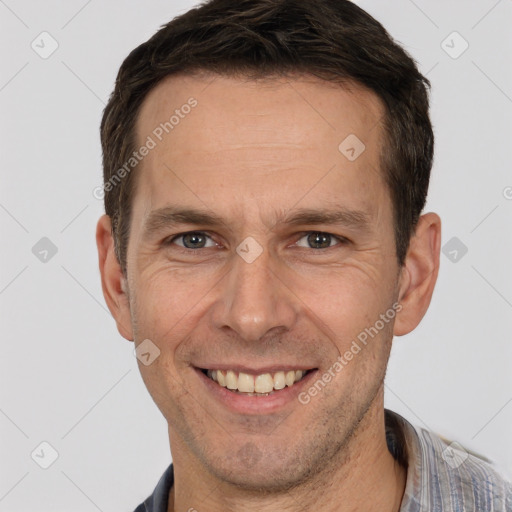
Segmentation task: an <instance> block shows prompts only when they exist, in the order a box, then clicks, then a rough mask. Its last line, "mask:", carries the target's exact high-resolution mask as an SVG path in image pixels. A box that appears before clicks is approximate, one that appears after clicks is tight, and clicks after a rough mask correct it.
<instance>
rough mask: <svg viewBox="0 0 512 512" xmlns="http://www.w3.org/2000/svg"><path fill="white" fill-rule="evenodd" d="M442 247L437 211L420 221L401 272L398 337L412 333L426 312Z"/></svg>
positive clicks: (395, 329) (395, 331)
mask: <svg viewBox="0 0 512 512" xmlns="http://www.w3.org/2000/svg"><path fill="white" fill-rule="evenodd" d="M440 250H441V219H440V218H439V216H438V215H437V214H435V213H426V214H424V215H422V216H421V217H420V218H419V220H418V224H417V226H416V231H415V234H414V235H413V237H412V238H411V241H410V245H409V250H408V251H407V256H406V259H405V263H404V267H403V268H402V270H401V273H400V282H399V302H400V304H401V305H402V309H401V311H400V313H399V314H398V315H397V316H396V320H395V326H394V334H395V336H402V335H404V334H408V333H409V332H411V331H412V330H413V329H415V328H416V327H417V326H418V324H419V323H420V321H421V319H422V318H423V317H424V315H425V313H426V312H427V309H428V307H429V305H430V300H431V299H432V294H433V292H434V286H435V284H436V281H437V275H438V272H439V254H440Z"/></svg>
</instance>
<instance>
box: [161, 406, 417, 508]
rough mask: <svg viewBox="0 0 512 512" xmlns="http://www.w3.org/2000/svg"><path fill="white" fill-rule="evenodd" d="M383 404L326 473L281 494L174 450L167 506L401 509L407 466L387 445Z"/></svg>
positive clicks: (372, 411)
mask: <svg viewBox="0 0 512 512" xmlns="http://www.w3.org/2000/svg"><path fill="white" fill-rule="evenodd" d="M382 403H383V400H379V399H377V400H375V401H374V403H373V405H372V407H371V408H370V409H369V410H368V412H367V414H366V415H365V416H364V418H363V420H362V421H361V422H360V424H359V425H358V427H357V429H356V431H355V432H354V434H353V435H352V436H351V438H350V439H349V441H348V442H347V444H346V445H345V446H343V448H341V449H340V450H339V452H338V453H337V454H336V456H335V457H332V458H331V460H326V463H325V468H324V469H323V470H322V472H321V473H318V474H315V475H312V476H311V477H310V478H309V479H308V481H307V482H304V483H302V484H301V485H299V486H297V487H296V488H294V489H291V490H288V491H285V492H282V493H277V494H276V493H272V494H266V493H263V492H261V493H255V492H247V491H246V490H244V489H239V488H237V487H235V486H233V485H231V484H230V483H228V482H224V481H219V480H217V479H215V477H213V475H211V473H209V472H208V471H207V470H206V469H205V468H204V466H202V465H201V464H200V463H199V462H198V461H197V459H195V458H193V457H191V456H190V455H189V453H188V452H187V451H186V450H180V449H178V450H176V449H173V461H174V476H175V479H174V482H175V483H174V486H173V488H172V489H171V492H170V495H169V509H168V511H169V512H187V511H189V510H191V511H193V510H195V509H196V508H197V509H198V510H201V508H203V509H204V510H208V511H209V512H220V511H223V512H225V511H229V512H242V511H244V512H252V511H258V512H275V511H284V510H286V511H289V512H296V511H297V512H298V511H304V510H322V511H325V512H335V511H336V512H349V511H350V512H355V511H365V510H382V511H384V512H398V511H399V509H400V503H401V500H402V496H403V493H404V489H405V482H406V476H407V471H406V469H405V468H403V467H402V466H401V465H400V464H398V462H397V461H395V459H394V458H393V457H392V455H391V453H390V452H389V450H388V447H387V443H386V435H385V423H384V408H383V405H382ZM173 441H176V439H173ZM180 448H181V447H180ZM194 506H195V508H194Z"/></svg>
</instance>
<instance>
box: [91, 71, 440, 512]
mask: <svg viewBox="0 0 512 512" xmlns="http://www.w3.org/2000/svg"><path fill="white" fill-rule="evenodd" d="M190 97H194V98H195V99H196V100H197V102H198V103H197V106H196V107H195V108H194V109H193V110H192V111H191V113H190V114H188V115H187V116H185V117H184V119H181V120H180V123H179V124H178V125H176V126H175V127H174V129H173V130H172V132H170V133H169V134H165V135H164V137H163V139H162V141H161V142H159V143H158V144H157V146H156V147H155V148H154V149H152V150H151V151H150V152H149V154H148V155H147V156H146V157H145V158H144V160H143V162H142V163H141V164H140V165H139V168H138V169H137V170H136V171H134V172H137V173H138V175H137V184H136V187H137V188H136V194H135V198H134V202H133V212H132V220H131V231H130V239H129V245H128V256H127V276H126V280H125V279H124V278H123V276H122V273H121V270H120V267H119V264H118V262H117V260H116V258H115V255H114V248H113V241H112V237H111V235H110V220H109V218H108V217H106V216H103V217H102V218H101V219H100V221H99V223H98V230H97V243H98V250H99V259H100V270H101V274H102V285H103V291H104V294H105V298H106V301H107V304H108V306H109V308H110V310H111V312H112V314H113V316H114V318H115V319H116V322H117V325H118V329H119V332H120V333H121V334H122V335H123V336H124V337H125V338H126V339H128V340H134V341H135V344H136V345H138V344H140V343H141V342H142V341H143V340H145V339H149V340H151V341H152V343H154V344H155V345H156V346H157V347H158V348H159V350H160V355H159V357H157V358H156V359H155V360H154V362H153V363H152V364H150V365H148V366H145V365H143V364H141V363H140V362H139V367H140V371H141V374H142V376H143V379H144V381H145V383H146V385H147V387H148V390H149V392H150V393H151V395H152V397H153V399H154V401H155V403H156V404H157V406H158V407H159V408H160V410H161V411H162V413H163V415H164V416H165V418H166V419H167V421H168V424H169V438H170V442H171V451H172V456H173V462H174V466H175V485H174V488H173V490H172V493H171V502H170V503H171V504H170V508H169V510H176V511H178V510H179V511H182V510H183V511H185V510H188V509H189V508H191V507H195V508H196V509H197V510H208V511H210V512H214V511H216V510H244V511H248V510H259V511H267V510H268V511H270V510H310V509H311V510H312V509H313V507H314V508H315V509H316V510H323V511H329V510H336V511H345V510H377V509H378V510H398V507H399V504H400V500H401V497H402V494H403V490H404V485H405V477H406V474H405V470H404V469H403V468H401V467H400V466H398V465H397V464H396V463H395V461H394V459H393V458H392V456H391V455H390V453H389V452H388V450H387V447H386V441H385V431H384V410H383V379H384V375H385V370H386V366H387V361H388V357H389V351H390V348H391V341H392V337H393V334H395V335H403V334H406V333H408V332H410V331H411V330H413V329H414V328H415V327H416V325H417V324H418V323H419V322H420V320H421V318H422V317H423V315H424V314H425V312H426V310H427V308H428V305H429V303H430V299H431V295H432V291H433V288H434V284H435V281H436V278H437V272H438V267H439V246H440V220H439V217H438V216H437V215H435V214H433V213H429V214H425V215H423V216H422V217H421V218H420V222H419V224H418V227H417V230H416V235H415V236H414V237H413V238H412V240H411V245H410V248H409V252H408V255H407V260H406V263H405V265H404V266H403V267H402V268H399V267H398V264H397V260H396V253H395V240H394V232H393V218H392V204H391V199H390V194H389V191H388V189H387V188H386V186H385V184H384V180H383V176H382V173H381V171H380V166H379V152H380V148H381V144H382V142H383V131H382V124H381V120H382V118H383V115H384V108H383V106H382V104H381V102H380V101H379V99H378V98H377V97H376V96H375V95H374V94H373V93H371V92H369V91H367V90H364V89H362V88H360V87H358V86H356V85H352V86H351V87H350V90H348V89H347V88H342V87H340V86H337V85H334V84H331V83H326V82H323V81H319V80H316V79H313V78H307V77H290V78H288V79H284V78H281V79H274V80H265V81H249V80H244V79H242V78H229V77H224V76H199V75H195V76H180V77H171V78H168V79H166V80H165V81H163V82H162V83H160V84H159V85H158V86H157V87H156V88H155V89H154V90H153V91H152V92H151V93H150V94H149V95H148V97H147V98H146V100H145V102H144V104H143V107H142V110H141V112H140V114H139V118H138V124H137V133H138V139H139V142H140V143H141V144H142V143H143V142H144V141H145V140H146V137H147V136H148V135H151V133H152V132H153V130H154V129H155V128H156V127H157V126H158V125H159V124H160V123H161V122H164V121H165V120H168V119H169V117H170V116H171V115H172V113H173V112H174V111H175V110H176V109H177V108H180V106H181V105H183V104H185V103H187V101H188V100H189V98H190ZM350 134H355V135H356V136H357V137H358V138H359V139H360V140H361V141H362V142H363V143H364V144H365V150H364V152H363V153H362V154H361V155H360V156H359V157H358V158H357V159H356V160H354V161H349V159H348V158H347V157H346V156H345V155H344V154H342V153H341V152H340V150H339V149H338V146H339V145H340V143H341V142H342V141H343V140H344V139H345V138H346V137H347V136H348V135H350ZM166 207H172V208H176V209H177V208H180V209H187V210H191V209H194V210H200V211H202V212H204V213H207V214H209V215H215V216H216V217H218V218H220V219H221V222H220V223H217V224H213V225H210V224H205V223H204V222H198V221H196V222H193V223H180V224H177V225H171V224H169V223H167V222H160V223H158V225H157V223H155V222H153V227H154V228H157V227H158V229H153V230H152V231H148V226H149V225H150V220H151V217H152V216H154V215H155V212H156V211H157V210H160V209H163V208H166ZM305 209H307V210H315V211H320V210H328V211H333V210H340V209H343V210H344V211H352V212H358V216H357V218H358V219H361V218H363V217H364V218H365V219H366V224H364V225H362V224H360V223H359V224H358V223H351V224H349V223H347V222H343V223H337V224H328V223H325V222H322V223H318V222H314V223H309V222H308V223H304V222H301V223H298V224H290V223H287V222H286V221H287V219H289V218H290V217H292V216H294V215H295V214H297V213H299V211H303V210H305ZM354 217H355V215H352V218H354ZM310 220H312V219H310ZM190 232H200V233H203V235H207V236H206V238H199V239H197V238H196V239H193V238H187V239H184V238H180V237H179V235H183V234H184V233H190ZM314 233H326V234H329V235H331V236H330V237H329V236H327V237H326V238H324V239H323V241H324V242H325V245H322V244H321V243H320V248H315V247H318V242H317V245H316V246H315V245H313V246H311V245H309V243H311V239H312V238H313V242H314V237H309V238H308V235H309V234H314ZM247 237H252V239H253V240H254V241H256V243H257V244H258V245H254V242H250V243H251V244H253V245H254V247H258V246H259V247H260V248H261V249H262V252H261V254H260V255H259V256H258V257H257V258H256V259H254V261H252V262H248V261H246V260H245V259H244V258H243V257H242V256H241V254H243V253H240V252H237V247H239V246H240V244H241V243H242V242H243V241H246V239H247ZM308 240H309V242H308ZM187 242H188V243H189V244H195V246H196V247H197V248H192V249H188V251H187V250H186V249H185V248H184V247H183V245H184V243H187ZM244 243H247V242H244ZM253 245H250V246H249V245H247V246H246V245H244V244H242V246H241V247H242V248H249V253H250V254H252V255H255V254H256V252H254V251H255V249H254V247H253ZM189 246H190V245H189ZM191 246H193V245H191ZM322 247H327V248H322ZM394 303H400V305H401V310H400V312H399V313H397V315H396V317H395V318H394V319H393V320H391V321H389V322H388V323H386V324H385V326H384V328H383V329H381V330H380V331H379V332H378V334H377V335H376V336H375V337H373V338H370V339H369V342H368V344H367V345H366V346H364V347H363V348H362V350H361V351H360V352H359V353H358V354H357V355H355V356H354V357H353V359H352V360H351V361H349V362H348V364H347V365H346V366H345V367H344V368H343V370H342V371H340V372H338V373H336V377H335V378H333V379H332V380H331V382H329V383H328V384H327V385H326V386H325V387H324V388H323V389H322V391H321V392H319V393H318V394H317V395H316V396H314V397H312V398H311V400H310V401H309V403H307V404H306V405H304V404H302V403H301V402H300V401H299V400H298V396H297V395H298V393H299V391H307V390H308V388H309V387H310V386H311V385H313V384H314V382H315V381H317V380H318V379H319V378H321V377H322V375H323V374H325V372H327V371H328V369H329V368H332V366H333V363H335V361H336V360H337V358H338V357H339V356H340V355H343V354H345V353H346V352H347V350H349V349H350V346H351V343H352V341H353V340H356V339H357V336H358V334H360V333H361V332H362V331H364V329H365V328H369V327H370V326H373V325H375V323H376V321H377V320H378V319H379V318H380V315H381V314H385V313H386V311H388V310H389V309H390V308H392V305H393V304H394ZM198 368H203V369H230V368H232V369H235V370H240V371H242V370H245V371H246V372H248V373H253V374H258V373H262V371H260V370H263V369H273V370H275V371H277V370H278V369H280V368H282V369H304V370H305V369H310V370H313V371H312V372H311V373H310V374H308V375H307V376H306V378H305V379H304V381H301V382H299V383H297V384H295V385H294V386H292V387H291V388H287V389H285V390H283V391H279V392H277V393H275V394H274V395H270V396H269V397H245V398H242V399H241V400H240V401H239V402H237V403H236V404H233V403H231V402H229V399H226V398H225V396H226V395H227V394H230V395H231V396H233V393H231V392H229V391H226V390H225V389H224V390H222V394H220V393H218V390H219V389H221V388H220V386H218V385H217V384H216V383H214V382H213V381H211V380H210V379H207V378H206V377H205V376H204V375H203V374H201V373H200V372H199V370H198ZM306 380H307V382H306ZM301 386H302V387H301ZM284 392H286V395H284ZM279 393H283V396H286V399H282V400H280V401H279V400H276V399H275V397H277V396H278V395H279ZM238 398H240V395H238Z"/></svg>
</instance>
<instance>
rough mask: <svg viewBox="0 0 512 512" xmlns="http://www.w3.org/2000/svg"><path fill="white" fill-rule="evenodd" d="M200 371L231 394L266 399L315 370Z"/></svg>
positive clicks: (290, 386)
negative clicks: (261, 371)
mask: <svg viewBox="0 0 512 512" xmlns="http://www.w3.org/2000/svg"><path fill="white" fill-rule="evenodd" d="M200 370H201V372H202V373H203V374H204V375H205V376H206V377H207V378H208V379H210V380H211V381H213V382H215V383H216V384H217V385H218V386H219V387H221V388H225V389H226V390H227V391H230V392H231V393H233V394H237V395H245V396H260V397H266V396H269V395H274V394H276V393H278V392H280V391H282V390H285V389H286V388H293V387H294V386H295V385H296V384H297V383H299V382H301V381H302V380H303V379H304V378H305V377H306V376H307V375H308V374H309V373H311V372H313V371H315V370H316V368H311V369H306V370H299V369H296V370H295V369H287V370H284V369H283V370H278V371H275V372H266V373H259V374H254V373H246V372H238V371H235V370H220V369H218V370H211V369H206V368H200Z"/></svg>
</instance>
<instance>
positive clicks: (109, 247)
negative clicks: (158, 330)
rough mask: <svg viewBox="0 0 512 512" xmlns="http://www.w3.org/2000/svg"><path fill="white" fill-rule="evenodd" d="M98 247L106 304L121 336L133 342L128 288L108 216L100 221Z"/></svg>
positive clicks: (97, 231) (97, 229)
mask: <svg viewBox="0 0 512 512" xmlns="http://www.w3.org/2000/svg"><path fill="white" fill-rule="evenodd" d="M96 245H97V248H98V263H99V268H100V274H101V287H102V290H103V296H104V297H105V302H106V303H107V306H108V309H109V310H110V312H111V313H112V316H113V317H114V319H115V321H116V323H117V330H118V331H119V333H120V334H121V336H123V338H126V339H127V340H129V341H133V332H132V327H131V325H132V324H131V313H130V302H129V298H128V286H127V283H126V278H125V276H124V275H123V272H122V270H121V266H120V265H119V262H118V260H117V256H116V254H115V250H114V239H113V238H112V224H111V221H110V217H109V216H108V215H103V216H102V217H100V219H99V220H98V224H97V227H96Z"/></svg>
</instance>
